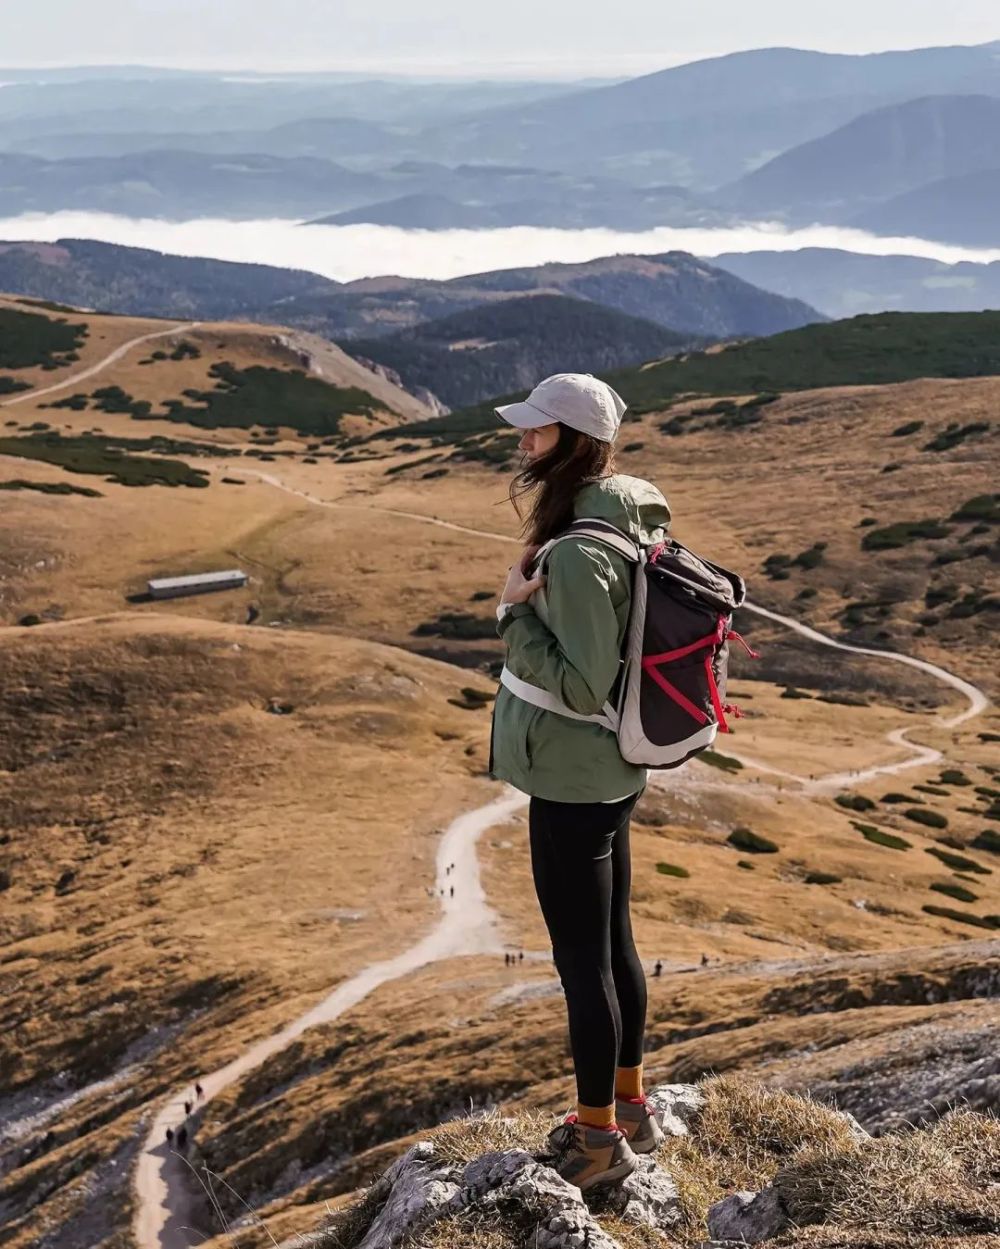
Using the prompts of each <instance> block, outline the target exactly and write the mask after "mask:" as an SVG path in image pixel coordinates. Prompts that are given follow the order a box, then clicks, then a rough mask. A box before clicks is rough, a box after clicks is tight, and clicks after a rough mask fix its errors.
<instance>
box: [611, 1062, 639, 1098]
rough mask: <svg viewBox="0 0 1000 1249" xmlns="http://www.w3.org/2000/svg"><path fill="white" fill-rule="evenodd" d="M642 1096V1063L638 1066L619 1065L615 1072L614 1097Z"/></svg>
mask: <svg viewBox="0 0 1000 1249" xmlns="http://www.w3.org/2000/svg"><path fill="white" fill-rule="evenodd" d="M641 1096H642V1063H640V1064H639V1065H638V1067H619V1068H618V1070H617V1071H616V1072H615V1097H632V1098H635V1097H641Z"/></svg>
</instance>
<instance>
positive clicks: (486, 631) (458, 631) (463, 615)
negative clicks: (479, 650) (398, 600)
mask: <svg viewBox="0 0 1000 1249" xmlns="http://www.w3.org/2000/svg"><path fill="white" fill-rule="evenodd" d="M496 625H497V622H496V617H483V616H472V615H470V614H469V613H468V612H442V613H441V615H440V616H438V618H437V619H436V620H426V621H424V622H423V623H422V624H418V625H417V627H416V628H415V629H414V630H413V631H412V632H413V636H414V637H442V638H451V639H460V640H462V641H475V640H478V639H481V638H495V637H496V635H497V629H496Z"/></svg>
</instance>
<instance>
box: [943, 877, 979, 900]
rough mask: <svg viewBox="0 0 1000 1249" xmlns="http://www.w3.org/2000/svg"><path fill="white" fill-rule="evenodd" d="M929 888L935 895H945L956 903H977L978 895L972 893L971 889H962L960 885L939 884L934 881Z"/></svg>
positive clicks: (948, 882) (947, 882) (949, 882)
mask: <svg viewBox="0 0 1000 1249" xmlns="http://www.w3.org/2000/svg"><path fill="white" fill-rule="evenodd" d="M931 888H932V889H933V890H934V891H935V893H944V894H947V896H948V897H949V898H954V899H955V901H956V902H978V901H979V895H978V894H977V893H973V892H972V890H971V889H964V888H963V887H962V886H961V885H953V884H952V883H951V881H946V882H944V883H941V882H940V881H935V882H934V884H933V885H931Z"/></svg>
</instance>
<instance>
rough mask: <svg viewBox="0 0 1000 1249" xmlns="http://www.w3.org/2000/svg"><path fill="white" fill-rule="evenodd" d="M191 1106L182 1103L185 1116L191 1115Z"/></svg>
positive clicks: (187, 1103) (190, 1104) (189, 1103)
mask: <svg viewBox="0 0 1000 1249" xmlns="http://www.w3.org/2000/svg"><path fill="white" fill-rule="evenodd" d="M191 1106H192V1103H191V1102H185V1103H184V1113H185V1114H186V1115H189V1114H190V1113H191Z"/></svg>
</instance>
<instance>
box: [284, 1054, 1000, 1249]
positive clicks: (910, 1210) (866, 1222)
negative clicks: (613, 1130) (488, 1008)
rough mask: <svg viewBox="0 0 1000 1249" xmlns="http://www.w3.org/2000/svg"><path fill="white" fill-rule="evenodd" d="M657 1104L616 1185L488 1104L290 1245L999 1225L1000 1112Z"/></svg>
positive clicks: (675, 1237) (770, 1235) (739, 1238)
mask: <svg viewBox="0 0 1000 1249" xmlns="http://www.w3.org/2000/svg"><path fill="white" fill-rule="evenodd" d="M649 1100H650V1102H651V1104H652V1105H653V1106H654V1107H655V1113H656V1115H657V1118H658V1120H659V1121H660V1123H661V1125H662V1127H663V1129H664V1132H665V1133H666V1135H667V1140H666V1142H665V1143H664V1145H663V1146H661V1149H660V1151H659V1153H658V1154H656V1155H652V1156H651V1155H647V1156H643V1157H640V1158H639V1160H638V1166H637V1168H636V1170H635V1171H634V1172H633V1173H632V1174H631V1175H630V1176H628V1177H627V1179H625V1180H624V1181H621V1182H620V1183H617V1184H615V1185H611V1186H608V1187H607V1188H595V1189H592V1190H590V1191H589V1192H587V1193H586V1194H581V1192H580V1191H579V1189H577V1188H576V1187H575V1186H573V1185H572V1184H569V1183H567V1182H566V1181H565V1180H564V1179H562V1177H561V1176H560V1175H559V1174H558V1173H557V1172H556V1171H555V1170H554V1168H553V1167H552V1166H551V1165H549V1164H550V1162H551V1159H550V1158H548V1157H547V1156H546V1154H545V1153H544V1152H543V1151H542V1150H541V1149H535V1148H524V1147H521V1146H522V1144H537V1142H538V1141H539V1140H540V1139H543V1136H540V1135H539V1134H540V1132H541V1131H542V1124H543V1120H542V1119H541V1117H537V1118H536V1119H535V1120H533V1119H532V1118H531V1117H530V1116H521V1117H518V1116H514V1117H510V1116H503V1115H501V1114H499V1112H495V1111H494V1112H487V1114H485V1115H482V1116H478V1117H477V1116H472V1117H470V1118H468V1119H466V1120H463V1121H456V1122H452V1123H449V1124H445V1125H443V1127H442V1128H440V1129H438V1130H437V1131H436V1133H435V1134H434V1135H433V1137H431V1138H429V1139H425V1140H420V1141H418V1142H416V1143H415V1144H414V1145H413V1146H412V1147H411V1148H410V1149H409V1150H408V1151H407V1152H406V1153H405V1154H404V1155H403V1156H402V1157H401V1158H398V1159H397V1160H396V1161H395V1162H394V1163H393V1164H392V1165H391V1166H390V1167H389V1168H388V1169H387V1170H386V1171H385V1172H384V1173H383V1174H382V1175H381V1176H380V1177H379V1178H378V1179H377V1180H376V1181H375V1183H374V1184H373V1185H372V1186H371V1187H370V1188H368V1189H366V1190H363V1192H362V1193H360V1194H359V1198H358V1201H357V1202H356V1203H355V1204H354V1205H353V1206H351V1207H348V1208H347V1209H344V1210H342V1211H339V1212H338V1213H337V1214H335V1215H334V1216H332V1219H331V1221H330V1222H329V1223H328V1225H327V1227H326V1228H324V1229H323V1230H321V1231H318V1232H315V1233H312V1234H311V1235H309V1236H306V1237H302V1236H300V1237H297V1238H296V1239H295V1240H294V1241H289V1242H286V1245H285V1246H283V1249H292V1246H293V1245H295V1246H302V1245H304V1244H305V1245H310V1246H315V1247H316V1249H397V1247H398V1249H408V1247H409V1246H414V1245H418V1244H423V1243H424V1241H425V1240H426V1241H427V1242H428V1243H432V1244H433V1245H435V1246H437V1247H438V1249H440V1247H441V1246H445V1245H447V1246H452V1245H454V1246H455V1249H459V1246H462V1247H463V1249H464V1247H465V1246H466V1245H468V1244H478V1243H480V1242H481V1241H482V1237H481V1235H480V1233H484V1232H493V1231H497V1232H499V1230H500V1229H502V1230H503V1236H502V1237H501V1239H500V1240H498V1241H496V1243H497V1244H498V1245H499V1244H501V1243H502V1244H503V1245H505V1246H506V1245H511V1246H513V1245H517V1246H523V1247H524V1249H623V1246H625V1245H629V1246H632V1245H637V1244H640V1243H641V1244H650V1245H652V1244H656V1243H659V1237H662V1243H663V1244H664V1245H668V1244H669V1245H685V1246H689V1247H690V1249H694V1247H695V1246H699V1247H700V1249H706V1247H707V1246H732V1247H735V1246H737V1245H746V1244H758V1243H761V1242H766V1241H769V1240H773V1239H774V1238H779V1242H778V1243H780V1244H781V1245H782V1246H784V1245H787V1244H790V1243H792V1242H791V1241H790V1240H788V1237H789V1236H791V1237H793V1238H794V1237H795V1236H796V1235H797V1234H798V1233H797V1230H796V1229H798V1228H800V1227H803V1226H807V1225H810V1224H812V1225H816V1224H823V1225H828V1226H829V1227H830V1228H832V1229H836V1230H837V1231H838V1233H839V1232H840V1231H842V1232H843V1237H842V1238H839V1239H837V1243H838V1244H844V1245H850V1244H854V1243H857V1244H858V1245H861V1244H868V1243H871V1242H869V1241H867V1240H865V1239H864V1238H863V1237H861V1238H860V1239H857V1240H855V1238H854V1234H853V1233H854V1231H858V1232H861V1231H864V1230H865V1229H866V1228H870V1227H876V1228H885V1229H891V1230H896V1229H897V1228H898V1229H899V1230H900V1231H901V1232H903V1233H905V1234H909V1233H911V1232H921V1231H923V1230H924V1228H925V1227H926V1228H928V1229H933V1230H934V1231H935V1232H937V1233H938V1234H943V1235H948V1234H957V1233H960V1232H963V1231H973V1232H977V1233H978V1232H982V1233H987V1234H989V1233H995V1232H1000V1182H998V1178H1000V1120H997V1119H995V1118H992V1117H988V1116H982V1115H975V1114H973V1113H971V1112H967V1111H962V1112H956V1114H955V1115H954V1116H952V1117H951V1119H950V1120H942V1121H940V1122H939V1124H937V1125H935V1127H934V1128H932V1129H929V1130H927V1131H925V1132H921V1131H917V1132H910V1133H908V1134H906V1133H900V1134H898V1135H895V1136H891V1137H885V1138H874V1137H871V1136H869V1135H868V1133H867V1132H866V1131H865V1129H864V1128H863V1127H861V1125H860V1124H859V1123H858V1122H857V1120H856V1119H854V1118H853V1117H852V1116H851V1115H845V1114H841V1113H840V1112H838V1111H835V1110H833V1109H831V1108H830V1107H828V1106H823V1105H821V1104H820V1103H818V1102H812V1101H810V1100H809V1099H807V1098H798V1097H793V1096H792V1095H790V1094H787V1093H775V1092H770V1091H768V1090H766V1089H764V1088H763V1087H762V1086H760V1085H756V1084H750V1083H747V1082H741V1081H738V1080H735V1079H733V1078H732V1077H711V1078H710V1079H709V1080H707V1081H705V1082H704V1083H703V1084H702V1085H692V1084H663V1085H660V1086H658V1087H657V1088H655V1089H653V1090H652V1091H651V1093H650V1094H649ZM498 1146H499V1147H498ZM720 1163H721V1167H722V1169H721V1170H720V1169H719V1164H720ZM741 1164H746V1169H745V1170H742V1171H741V1169H740V1168H741ZM727 1174H733V1175H739V1176H742V1178H743V1179H744V1181H745V1180H746V1179H747V1178H750V1179H751V1182H752V1183H753V1182H756V1183H757V1185H758V1188H757V1190H756V1191H755V1190H754V1189H753V1188H750V1187H740V1188H739V1190H738V1191H735V1192H730V1193H729V1194H728V1195H725V1196H723V1197H722V1198H721V1199H720V1200H712V1197H713V1195H715V1196H717V1195H718V1194H719V1193H720V1192H724V1191H725V1187H726V1186H728V1187H735V1185H734V1184H732V1183H727V1181H726V1180H724V1179H723V1176H725V1175H727ZM932 1176H933V1182H932V1183H931V1182H929V1177H932ZM772 1180H773V1182H771V1181H772ZM629 1229H635V1230H634V1231H630V1230H629ZM706 1232H707V1237H708V1238H709V1239H706V1238H705V1235H706ZM658 1234H659V1235H658ZM482 1243H484V1244H485V1243H487V1242H486V1241H482ZM493 1243H494V1241H493V1240H492V1239H489V1244H491V1245H492V1244H493ZM906 1243H907V1244H910V1243H913V1244H914V1245H916V1244H918V1243H921V1242H920V1241H919V1240H914V1241H912V1242H911V1241H910V1240H907V1241H906Z"/></svg>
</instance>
